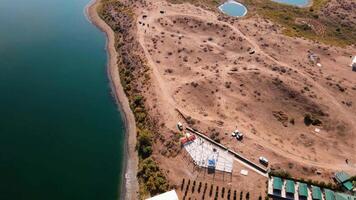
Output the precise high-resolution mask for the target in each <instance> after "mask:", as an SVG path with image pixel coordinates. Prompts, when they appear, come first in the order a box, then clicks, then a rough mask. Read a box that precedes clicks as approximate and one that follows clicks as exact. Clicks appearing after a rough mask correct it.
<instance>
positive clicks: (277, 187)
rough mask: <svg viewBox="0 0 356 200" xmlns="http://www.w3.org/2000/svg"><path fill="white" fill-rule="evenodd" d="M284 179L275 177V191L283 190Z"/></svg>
mask: <svg viewBox="0 0 356 200" xmlns="http://www.w3.org/2000/svg"><path fill="white" fill-rule="evenodd" d="M282 185H283V182H282V179H281V178H279V177H273V189H275V190H282Z"/></svg>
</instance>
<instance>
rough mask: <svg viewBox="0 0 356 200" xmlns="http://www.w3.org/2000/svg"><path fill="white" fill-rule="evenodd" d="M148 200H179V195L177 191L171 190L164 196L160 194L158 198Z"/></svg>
mask: <svg viewBox="0 0 356 200" xmlns="http://www.w3.org/2000/svg"><path fill="white" fill-rule="evenodd" d="M146 200H179V199H178V195H177V193H176V191H175V190H171V191H168V192H165V193H162V194H159V195H157V196H154V197H151V198H148V199H146Z"/></svg>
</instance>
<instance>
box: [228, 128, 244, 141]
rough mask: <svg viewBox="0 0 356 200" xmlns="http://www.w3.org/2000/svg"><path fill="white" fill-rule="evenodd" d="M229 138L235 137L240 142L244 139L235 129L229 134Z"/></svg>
mask: <svg viewBox="0 0 356 200" xmlns="http://www.w3.org/2000/svg"><path fill="white" fill-rule="evenodd" d="M231 136H232V137H236V139H237V140H242V139H243V137H244V135H243V134H242V133H241V132H240V131H239V130H237V129H236V130H234V131H233V132H232V133H231Z"/></svg>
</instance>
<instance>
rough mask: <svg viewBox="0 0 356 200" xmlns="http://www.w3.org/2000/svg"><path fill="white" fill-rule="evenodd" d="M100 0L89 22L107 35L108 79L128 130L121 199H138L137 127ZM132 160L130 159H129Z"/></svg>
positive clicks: (91, 9)
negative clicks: (100, 15) (121, 78)
mask: <svg viewBox="0 0 356 200" xmlns="http://www.w3.org/2000/svg"><path fill="white" fill-rule="evenodd" d="M98 5H99V0H93V1H92V2H90V3H89V5H88V7H87V14H88V18H89V20H90V21H91V22H92V23H93V24H94V25H96V26H97V27H98V28H99V29H100V30H101V31H103V32H104V33H105V34H106V38H107V43H106V50H107V53H108V66H107V67H108V77H109V79H110V84H111V87H112V91H113V95H114V96H115V99H116V101H117V104H118V106H119V110H120V113H121V115H122V118H123V119H124V124H125V129H126V143H125V144H126V145H125V151H126V152H125V159H124V169H125V171H124V174H125V176H123V177H122V181H121V182H122V186H121V195H120V197H119V198H120V199H137V191H138V182H137V177H136V174H137V166H138V156H137V152H136V151H135V145H136V136H135V135H136V134H135V133H136V125H135V118H134V115H133V113H132V111H131V109H130V105H129V101H128V99H127V97H126V95H125V92H124V90H123V88H122V85H121V82H120V75H119V71H118V68H117V64H116V63H117V52H116V50H115V46H114V43H115V35H114V32H113V31H112V29H111V28H110V27H109V26H108V25H107V24H106V23H105V22H104V21H103V20H102V19H101V18H100V17H99V15H98V13H97V7H98ZM128 158H130V159H128Z"/></svg>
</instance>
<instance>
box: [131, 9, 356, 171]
mask: <svg viewBox="0 0 356 200" xmlns="http://www.w3.org/2000/svg"><path fill="white" fill-rule="evenodd" d="M158 9H159V8H158V7H157V8H153V10H155V12H150V14H149V17H148V19H147V21H146V23H148V24H154V22H155V20H157V19H158V18H160V17H162V16H164V17H176V16H180V17H189V18H196V19H199V20H202V21H207V20H208V21H209V22H213V23H217V24H222V25H226V26H228V27H229V28H230V29H231V30H232V31H233V32H236V33H237V34H238V35H239V36H241V37H242V38H243V39H245V40H246V41H247V42H248V43H249V44H250V45H251V46H252V47H253V49H254V50H255V51H256V52H257V53H259V54H261V55H262V56H264V57H265V58H267V59H268V60H270V61H272V62H273V63H275V64H277V65H280V66H284V67H290V68H294V67H291V66H290V65H289V64H287V63H284V62H281V61H279V60H277V59H275V58H273V57H272V56H271V55H269V54H268V53H266V52H265V51H263V50H262V49H261V48H260V46H259V45H258V44H257V43H256V41H254V39H252V38H249V37H248V36H246V35H245V34H244V33H242V32H241V31H240V30H239V29H238V28H237V27H235V26H233V25H231V24H229V23H227V22H222V21H219V20H217V18H216V16H215V15H213V14H211V15H210V16H204V18H202V16H200V15H199V14H192V13H184V12H177V10H173V9H170V10H169V11H167V12H166V13H164V15H162V14H160V13H159V12H158ZM137 26H138V28H137V30H138V33H137V36H138V39H139V42H140V44H141V46H142V48H143V49H144V52H145V56H146V58H147V59H148V63H149V65H150V66H151V69H152V72H153V76H154V79H155V80H156V81H157V82H156V83H157V85H158V88H160V89H159V92H160V94H161V95H162V96H161V98H162V99H164V100H165V101H167V102H169V105H170V107H177V105H176V102H175V100H174V99H173V97H172V96H173V95H172V92H173V91H170V90H169V88H168V87H167V86H166V84H165V81H164V80H163V79H162V76H161V74H160V73H159V72H158V70H157V68H158V67H157V66H156V62H155V61H154V60H153V58H152V56H151V55H150V53H149V51H148V49H147V48H146V45H145V34H146V32H145V28H142V26H141V25H140V24H137ZM155 29H156V30H155V31H156V32H157V33H159V32H167V31H166V30H163V29H160V27H155ZM168 33H169V32H168ZM170 34H172V33H170ZM217 48H219V47H217ZM295 70H297V71H298V73H299V74H300V75H301V77H302V78H304V79H305V80H308V81H310V82H313V84H314V85H313V86H315V88H317V90H319V91H321V92H322V95H323V97H324V98H327V99H328V101H329V102H330V103H331V105H332V107H335V108H337V109H338V110H339V111H340V112H341V113H342V114H343V115H344V116H349V113H348V112H346V110H345V108H344V107H343V106H342V105H341V104H340V103H339V102H338V101H337V99H335V97H334V96H333V95H331V94H330V93H329V92H328V91H327V90H326V89H325V88H324V87H322V86H321V85H320V84H319V83H317V82H315V81H313V80H312V79H311V78H310V77H309V76H307V75H306V74H305V73H304V72H303V71H301V70H298V69H295ZM182 78H184V77H182ZM197 78H199V77H197ZM285 78H286V79H288V77H285ZM180 109H182V108H180ZM182 110H183V111H184V109H182ZM345 119H346V120H347V121H348V122H349V123H350V124H353V125H355V123H354V122H353V121H352V120H350V119H352V118H351V117H345ZM251 138H252V139H253V140H255V141H256V142H257V143H259V144H262V145H263V146H270V145H269V143H268V142H267V141H265V140H263V139H261V138H259V137H257V136H255V135H251ZM270 149H271V150H272V151H273V152H276V153H278V154H280V155H283V156H285V157H288V158H290V159H292V160H294V161H297V162H299V163H304V164H307V165H311V166H314V167H320V168H325V169H332V170H335V169H337V170H340V169H344V170H349V171H350V170H353V166H350V165H346V164H331V163H325V162H324V163H321V162H315V161H312V160H306V159H303V158H301V157H300V155H295V154H293V153H289V152H286V151H284V150H282V149H280V148H274V147H272V148H270Z"/></svg>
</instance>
